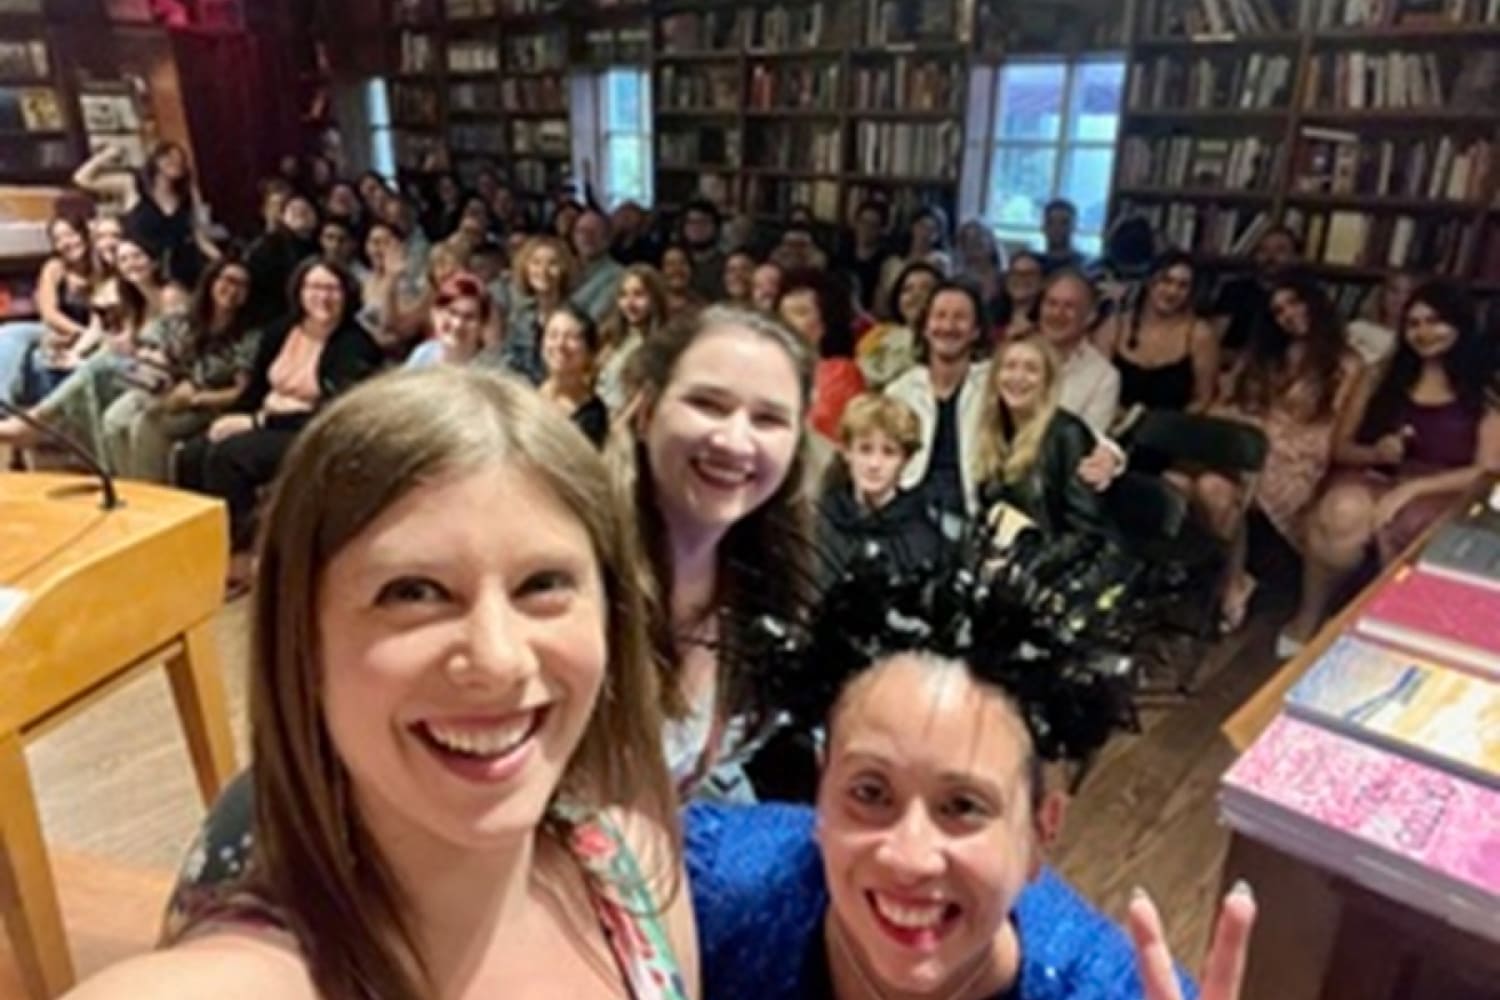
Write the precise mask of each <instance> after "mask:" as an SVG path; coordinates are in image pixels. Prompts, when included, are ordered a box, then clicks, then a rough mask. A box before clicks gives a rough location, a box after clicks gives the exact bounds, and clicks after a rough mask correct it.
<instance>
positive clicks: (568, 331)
mask: <svg viewBox="0 0 1500 1000" xmlns="http://www.w3.org/2000/svg"><path fill="white" fill-rule="evenodd" d="M542 361H543V362H544V363H545V364H546V365H547V371H548V372H550V373H551V374H552V375H553V376H554V377H555V378H577V377H581V376H585V375H586V374H587V372H588V371H589V369H590V368H591V367H593V363H594V352H593V351H592V350H590V349H589V343H588V339H587V338H586V337H585V336H584V332H583V324H582V323H580V322H579V320H578V317H577V316H574V315H573V314H572V313H571V312H569V311H568V310H566V309H558V310H555V311H554V312H553V313H552V315H551V316H549V317H547V325H546V326H545V327H543V328H542Z"/></svg>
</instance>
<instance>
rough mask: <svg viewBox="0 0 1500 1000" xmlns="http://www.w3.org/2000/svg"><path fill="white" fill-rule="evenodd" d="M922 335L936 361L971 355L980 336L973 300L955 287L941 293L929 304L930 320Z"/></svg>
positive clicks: (960, 358) (959, 358)
mask: <svg viewBox="0 0 1500 1000" xmlns="http://www.w3.org/2000/svg"><path fill="white" fill-rule="evenodd" d="M922 336H923V337H924V338H925V339H926V341H927V350H928V352H929V353H930V354H931V356H932V358H933V359H934V360H937V361H944V362H950V363H951V362H954V361H959V360H962V359H963V358H966V357H968V356H969V353H970V351H972V350H973V347H974V341H975V340H977V339H978V338H979V317H978V316H976V315H975V314H974V301H973V300H972V299H971V298H969V296H968V295H966V294H964V293H963V292H961V291H959V290H957V289H954V288H945V289H943V290H942V291H940V292H938V293H937V294H936V295H934V296H933V297H932V302H931V303H930V304H929V305H928V307H927V323H926V325H925V326H924V327H923V329H922Z"/></svg>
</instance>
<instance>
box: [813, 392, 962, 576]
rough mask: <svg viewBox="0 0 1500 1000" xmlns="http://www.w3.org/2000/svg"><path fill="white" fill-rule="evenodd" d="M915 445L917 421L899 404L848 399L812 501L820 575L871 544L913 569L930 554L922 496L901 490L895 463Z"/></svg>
mask: <svg viewBox="0 0 1500 1000" xmlns="http://www.w3.org/2000/svg"><path fill="white" fill-rule="evenodd" d="M921 444H922V425H921V423H920V422H919V421H918V419H917V415H916V413H914V412H913V411H912V409H911V407H909V406H907V405H906V404H905V403H903V402H901V401H900V400H898V399H892V398H890V397H887V396H882V395H880V394H878V393H866V394H864V395H862V396H856V397H855V398H854V399H852V400H850V402H849V405H848V406H847V407H845V408H844V416H843V419H842V420H840V421H839V460H838V461H837V462H836V463H835V464H834V465H833V466H832V467H831V468H830V470H829V475H828V476H827V477H826V478H827V483H826V485H825V488H824V490H823V496H822V498H821V500H820V501H819V503H818V534H817V542H818V548H819V565H818V569H819V571H820V574H821V575H822V576H824V577H831V576H833V575H836V574H837V573H838V572H839V570H840V568H842V567H843V566H844V565H846V564H847V563H848V562H849V559H850V558H851V557H852V556H853V555H854V554H855V553H856V552H868V551H870V550H872V549H873V550H879V551H884V552H888V553H889V554H890V555H891V558H892V559H893V560H894V562H895V563H896V564H897V565H900V566H904V567H907V568H912V569H914V568H916V567H919V566H921V565H924V564H926V563H928V562H930V561H931V560H932V559H934V558H935V557H936V556H937V554H938V552H939V547H940V545H941V541H942V536H941V535H940V534H939V533H938V530H937V526H936V525H935V524H934V523H933V521H932V519H931V518H930V517H929V516H928V513H927V507H926V504H925V503H924V502H923V500H922V497H921V494H920V493H914V492H907V491H903V490H902V489H901V469H902V468H903V467H904V466H905V465H906V463H907V462H908V461H909V460H910V459H911V456H912V455H914V454H915V453H916V451H917V449H918V448H919V447H920V446H921Z"/></svg>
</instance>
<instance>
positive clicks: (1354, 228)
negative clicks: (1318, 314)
mask: <svg viewBox="0 0 1500 1000" xmlns="http://www.w3.org/2000/svg"><path fill="white" fill-rule="evenodd" d="M1286 222H1287V225H1289V226H1291V227H1292V228H1293V229H1295V230H1297V231H1298V232H1300V233H1302V241H1303V248H1304V254H1305V256H1306V258H1307V259H1308V260H1314V261H1322V262H1323V263H1325V264H1334V265H1338V266H1341V267H1372V268H1413V269H1415V270H1418V271H1422V272H1426V273H1430V274H1452V273H1455V272H1456V271H1457V269H1458V267H1459V265H1460V264H1461V262H1462V261H1463V258H1464V251H1465V249H1466V245H1467V244H1466V237H1467V236H1468V233H1469V228H1470V227H1469V221H1468V220H1467V219H1464V218H1453V217H1451V216H1416V215H1407V214H1404V213H1401V214H1393V213H1374V212H1357V211H1312V212H1304V211H1302V210H1300V209H1296V208H1292V209H1288V210H1287V212H1286Z"/></svg>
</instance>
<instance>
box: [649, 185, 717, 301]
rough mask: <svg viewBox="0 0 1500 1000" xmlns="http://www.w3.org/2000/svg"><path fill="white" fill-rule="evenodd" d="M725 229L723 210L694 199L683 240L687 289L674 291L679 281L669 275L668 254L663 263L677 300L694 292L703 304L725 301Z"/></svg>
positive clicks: (683, 226)
mask: <svg viewBox="0 0 1500 1000" xmlns="http://www.w3.org/2000/svg"><path fill="white" fill-rule="evenodd" d="M722 227H723V216H722V215H720V213H719V206H717V205H715V204H714V203H713V202H711V201H709V200H708V199H706V198H697V199H694V200H693V201H690V202H688V203H687V206H686V207H685V208H683V210H682V222H681V227H680V232H679V236H680V237H681V239H682V243H681V249H682V250H683V251H685V252H686V256H687V262H688V270H689V278H688V284H687V286H686V287H685V288H683V289H680V290H673V288H674V286H673V283H674V281H675V280H676V278H675V277H674V276H673V275H672V274H669V273H668V270H667V257H666V254H663V255H662V261H661V270H662V274H664V275H667V278H668V280H667V287H668V290H672V291H673V295H674V296H683V297H685V296H686V295H687V293H689V292H691V294H692V296H693V298H695V299H697V300H698V301H700V302H703V303H710V302H718V301H719V300H720V299H722V298H723V297H724V285H723V282H724V251H723V250H721V249H720V248H719V237H720V235H721V234H720V231H721V229H722ZM674 268H675V265H674Z"/></svg>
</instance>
